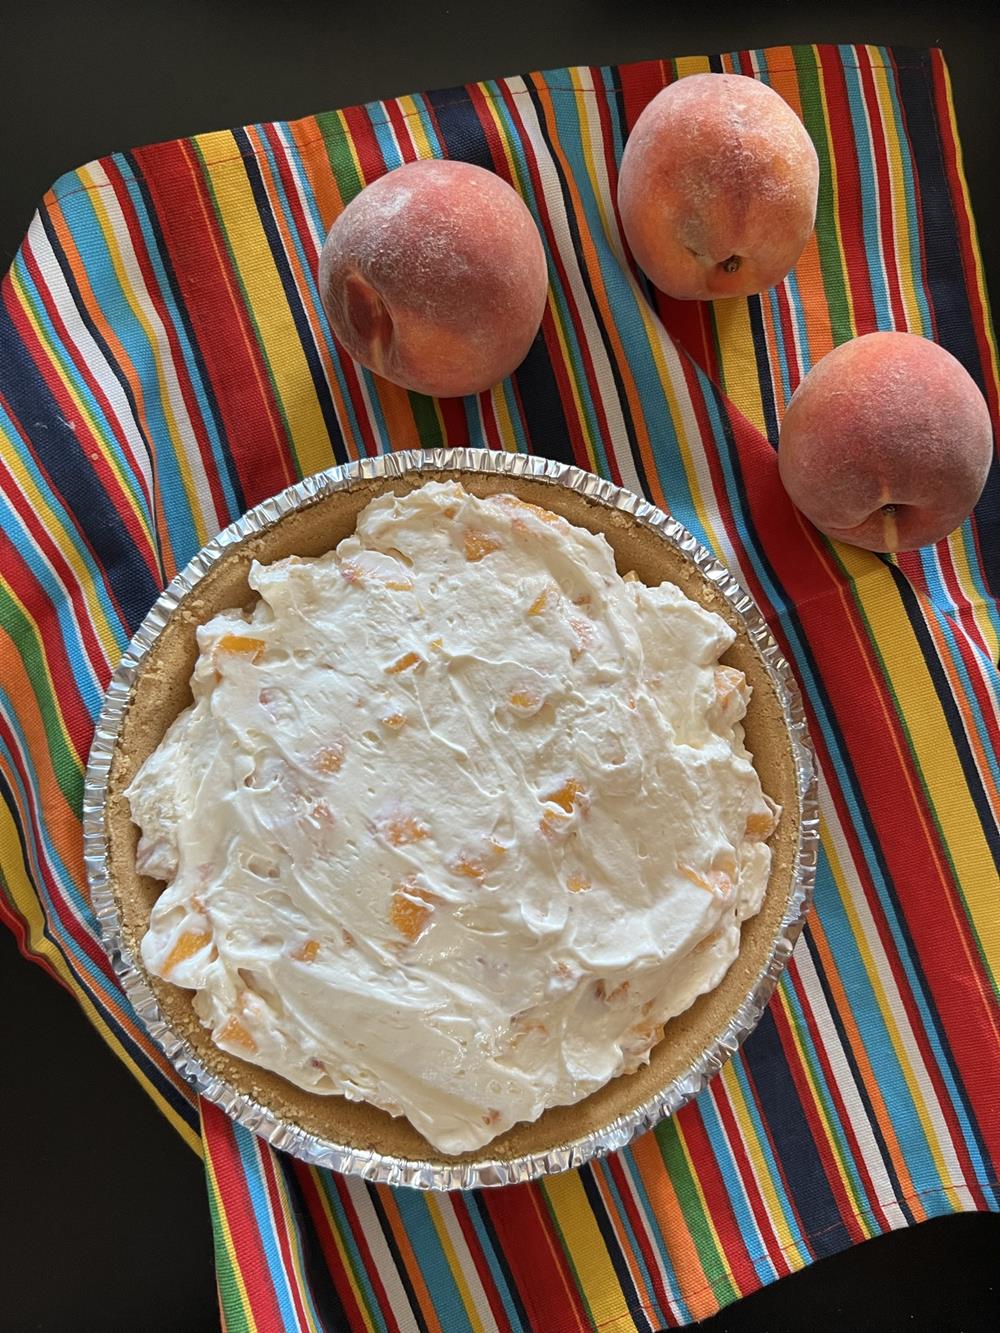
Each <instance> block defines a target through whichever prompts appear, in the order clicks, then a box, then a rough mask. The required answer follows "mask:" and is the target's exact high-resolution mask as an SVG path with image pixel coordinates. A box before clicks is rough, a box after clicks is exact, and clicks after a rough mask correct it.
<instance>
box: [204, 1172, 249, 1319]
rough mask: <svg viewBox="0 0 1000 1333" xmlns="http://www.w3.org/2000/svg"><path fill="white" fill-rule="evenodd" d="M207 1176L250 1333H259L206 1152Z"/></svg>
mask: <svg viewBox="0 0 1000 1333" xmlns="http://www.w3.org/2000/svg"><path fill="white" fill-rule="evenodd" d="M205 1174H206V1175H207V1176H208V1188H209V1189H210V1190H211V1192H212V1197H213V1198H214V1200H215V1215H216V1217H217V1218H218V1223H219V1230H220V1232H221V1233H222V1241H223V1244H224V1245H225V1247H226V1253H227V1254H228V1255H229V1267H230V1269H231V1271H232V1274H233V1277H234V1278H235V1280H236V1286H237V1288H238V1289H239V1293H240V1303H241V1305H242V1306H243V1315H244V1318H245V1319H246V1323H247V1328H248V1329H249V1330H250V1333H257V1321H256V1319H254V1317H253V1310H252V1309H251V1307H250V1297H249V1296H248V1295H247V1285H246V1283H245V1282H244V1280H243V1270H242V1268H241V1267H240V1264H239V1261H238V1259H237V1258H236V1246H235V1245H234V1244H233V1233H232V1230H231V1229H230V1226H229V1214H228V1213H227V1212H226V1205H225V1203H224V1202H223V1198H222V1191H221V1190H220V1189H219V1180H218V1177H217V1176H216V1174H215V1161H214V1159H213V1157H212V1154H211V1153H210V1152H209V1151H207V1150H206V1152H205Z"/></svg>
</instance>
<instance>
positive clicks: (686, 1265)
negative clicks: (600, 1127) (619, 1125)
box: [632, 1134, 718, 1319]
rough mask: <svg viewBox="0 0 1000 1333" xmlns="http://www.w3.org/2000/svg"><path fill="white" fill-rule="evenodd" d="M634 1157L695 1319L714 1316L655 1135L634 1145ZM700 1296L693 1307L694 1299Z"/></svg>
mask: <svg viewBox="0 0 1000 1333" xmlns="http://www.w3.org/2000/svg"><path fill="white" fill-rule="evenodd" d="M632 1156H633V1158H634V1159H635V1162H636V1165H637V1166H638V1168H639V1170H640V1172H641V1174H642V1183H643V1186H644V1188H645V1191H646V1194H647V1197H648V1198H649V1201H650V1203H651V1204H652V1206H653V1215H654V1217H655V1218H656V1220H657V1223H658V1225H659V1227H660V1230H661V1232H662V1235H663V1242H664V1244H665V1245H666V1247H667V1249H668V1250H669V1252H670V1259H671V1263H672V1264H673V1268H674V1272H675V1273H676V1274H677V1281H678V1284H679V1286H680V1289H681V1292H682V1294H683V1295H684V1299H685V1301H686V1302H687V1304H688V1306H689V1308H690V1310H691V1313H692V1314H693V1315H694V1317H695V1318H696V1319H698V1318H702V1317H703V1316H705V1315H709V1314H712V1313H714V1311H715V1310H716V1309H717V1308H718V1302H717V1301H716V1299H715V1297H714V1295H713V1294H712V1284H711V1282H710V1281H709V1278H708V1274H707V1273H706V1272H705V1269H704V1266H703V1265H702V1262H701V1257H700V1256H699V1254H698V1250H697V1247H696V1245H695V1243H694V1240H693V1239H692V1237H691V1232H690V1231H689V1229H688V1224H687V1219H686V1218H685V1216H684V1210H683V1209H682V1208H681V1205H680V1200H679V1199H678V1197H677V1191H676V1190H675V1189H674V1183H673V1181H672V1180H671V1179H670V1176H669V1175H668V1173H667V1168H666V1165H665V1164H664V1161H663V1156H662V1154H661V1152H660V1145H659V1143H658V1142H657V1139H656V1135H655V1134H643V1135H642V1137H641V1138H639V1139H636V1140H635V1142H634V1143H633V1144H632ZM697 1296H701V1297H702V1299H701V1300H700V1301H695V1302H694V1303H692V1299H693V1297H697Z"/></svg>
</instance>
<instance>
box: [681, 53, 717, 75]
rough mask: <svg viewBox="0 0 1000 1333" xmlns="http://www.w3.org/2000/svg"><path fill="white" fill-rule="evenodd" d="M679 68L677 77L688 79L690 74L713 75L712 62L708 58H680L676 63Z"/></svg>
mask: <svg viewBox="0 0 1000 1333" xmlns="http://www.w3.org/2000/svg"><path fill="white" fill-rule="evenodd" d="M674 64H675V65H676V66H677V77H678V78H679V79H686V78H687V77H688V75H689V74H711V72H712V62H711V61H710V60H709V58H708V56H679V57H678V59H677V60H675V61H674Z"/></svg>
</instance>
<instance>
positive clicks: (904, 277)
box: [865, 46, 930, 337]
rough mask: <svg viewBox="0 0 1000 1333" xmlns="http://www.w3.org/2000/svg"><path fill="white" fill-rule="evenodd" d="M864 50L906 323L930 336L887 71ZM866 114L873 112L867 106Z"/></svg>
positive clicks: (875, 56)
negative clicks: (917, 273)
mask: <svg viewBox="0 0 1000 1333" xmlns="http://www.w3.org/2000/svg"><path fill="white" fill-rule="evenodd" d="M865 51H866V52H867V54H868V59H869V61H870V63H871V72H872V80H873V82H874V85H875V93H876V98H877V105H878V111H879V119H880V120H881V123H882V128H883V132H884V134H885V148H886V159H887V161H888V163H889V183H890V187H891V194H892V219H891V221H892V231H893V241H894V245H895V250H896V255H897V263H896V273H897V276H898V278H899V287H900V292H901V293H902V297H903V305H904V306H905V308H906V322H907V326H908V327H909V328H910V330H911V331H912V332H914V333H922V334H924V336H925V337H929V336H930V330H929V329H928V328H927V327H926V325H925V324H924V322H923V316H922V314H921V309H920V302H919V300H918V299H917V289H916V284H915V283H914V281H913V266H912V264H911V262H910V256H911V254H912V245H913V238H912V233H911V231H910V215H909V213H908V211H907V207H906V204H907V191H906V181H905V179H904V176H903V149H902V145H901V143H900V139H899V134H898V133H897V130H896V111H895V103H894V99H893V95H892V88H891V87H890V84H889V71H888V70H887V69H886V67H885V65H883V64H880V63H879V62H880V59H881V57H880V55H879V52H878V50H877V48H876V47H874V46H866V47H865ZM868 114H869V117H870V116H871V114H872V112H871V109H870V108H869V111H868Z"/></svg>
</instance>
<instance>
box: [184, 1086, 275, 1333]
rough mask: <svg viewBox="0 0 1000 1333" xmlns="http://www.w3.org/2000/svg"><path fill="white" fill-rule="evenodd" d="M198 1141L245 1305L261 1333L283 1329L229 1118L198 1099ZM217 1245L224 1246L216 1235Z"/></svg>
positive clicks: (209, 1103) (201, 1099) (220, 1238)
mask: <svg viewBox="0 0 1000 1333" xmlns="http://www.w3.org/2000/svg"><path fill="white" fill-rule="evenodd" d="M198 1104H199V1109H200V1111H201V1128H202V1138H203V1140H204V1143H205V1152H206V1153H207V1154H208V1156H209V1157H210V1158H211V1162H212V1170H213V1172H214V1174H215V1179H216V1182H217V1184H218V1206H219V1208H220V1210H221V1211H223V1212H224V1213H225V1217H226V1222H227V1223H228V1226H229V1234H230V1237H231V1238H232V1245H233V1263H234V1264H235V1266H236V1268H237V1269H238V1270H239V1273H240V1276H241V1277H242V1279H243V1285H244V1287H245V1289H246V1295H247V1302H248V1303H249V1306H250V1311H251V1314H252V1315H253V1319H254V1322H255V1323H256V1325H257V1327H258V1329H260V1330H261V1333H265V1330H267V1333H270V1330H272V1329H273V1330H277V1329H281V1328H283V1327H284V1324H283V1320H282V1317H281V1310H280V1307H279V1306H278V1301H277V1297H276V1295H275V1291H274V1285H273V1283H272V1282H271V1276H270V1270H269V1268H268V1263H267V1255H266V1254H265V1253H264V1245H263V1242H262V1240H261V1236H260V1231H259V1230H258V1228H257V1223H256V1220H255V1218H254V1210H253V1204H252V1202H251V1199H250V1193H249V1191H248V1189H247V1182H246V1175H245V1168H244V1165H243V1162H242V1159H241V1157H240V1150H239V1147H238V1145H237V1143H236V1134H235V1130H234V1127H233V1124H232V1122H231V1121H230V1119H229V1117H228V1116H227V1115H226V1114H225V1113H224V1112H223V1111H220V1110H219V1109H218V1108H217V1107H215V1106H213V1105H212V1103H211V1102H207V1101H205V1100H204V1099H203V1098H199V1103H198ZM216 1243H217V1244H220V1245H222V1244H225V1242H224V1241H223V1239H222V1237H221V1236H219V1235H218V1234H217V1236H216Z"/></svg>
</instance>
